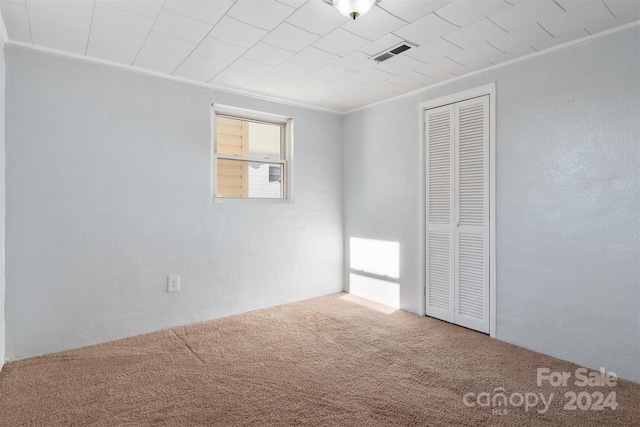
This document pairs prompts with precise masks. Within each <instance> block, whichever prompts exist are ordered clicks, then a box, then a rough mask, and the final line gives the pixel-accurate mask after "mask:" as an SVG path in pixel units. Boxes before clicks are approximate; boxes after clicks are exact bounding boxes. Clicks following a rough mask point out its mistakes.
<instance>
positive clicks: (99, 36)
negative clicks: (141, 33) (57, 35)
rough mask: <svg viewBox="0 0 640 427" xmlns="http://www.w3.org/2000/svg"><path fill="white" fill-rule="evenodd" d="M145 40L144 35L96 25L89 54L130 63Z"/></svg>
mask: <svg viewBox="0 0 640 427" xmlns="http://www.w3.org/2000/svg"><path fill="white" fill-rule="evenodd" d="M143 42H144V37H135V36H130V35H127V34H124V33H121V32H116V31H112V30H110V29H107V28H102V27H99V26H95V25H94V26H93V27H92V28H91V36H90V37H89V47H88V49H87V55H88V56H92V57H94V58H100V59H105V60H107V61H113V62H118V63H121V64H127V65H129V64H131V63H132V62H133V60H134V59H135V57H136V55H137V54H138V51H139V50H140V47H141V46H142V43H143Z"/></svg>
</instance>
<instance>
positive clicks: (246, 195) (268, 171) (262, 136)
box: [212, 105, 293, 199]
mask: <svg viewBox="0 0 640 427" xmlns="http://www.w3.org/2000/svg"><path fill="white" fill-rule="evenodd" d="M292 127H293V123H292V119H290V118H287V117H281V116H276V115H272V114H268V113H261V112H257V111H251V110H244V109H239V108H234V107H227V106H218V105H213V154H214V155H213V168H212V169H213V179H212V182H213V197H214V198H235V199H238V198H240V199H291V180H292V165H291V157H292V155H291V154H292V150H291V146H292Z"/></svg>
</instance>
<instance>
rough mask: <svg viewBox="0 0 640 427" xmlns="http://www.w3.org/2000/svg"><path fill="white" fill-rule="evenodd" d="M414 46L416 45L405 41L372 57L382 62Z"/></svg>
mask: <svg viewBox="0 0 640 427" xmlns="http://www.w3.org/2000/svg"><path fill="white" fill-rule="evenodd" d="M414 47H416V46H415V45H412V44H411V43H409V42H406V41H405V42H402V43H400V44H399V45H397V46H394V47H392V48H391V49H387V50H385V51H383V52H380V53H379V54H377V55H374V56H372V57H371V58H370V59H373V60H374V61H376V62H378V63H380V62H382V61H386V60H387V59H389V58H393V57H394V56H396V55H400V54H401V53H402V52H406V51H408V50H409V49H413V48H414Z"/></svg>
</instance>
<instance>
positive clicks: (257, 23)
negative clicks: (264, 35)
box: [227, 0, 295, 30]
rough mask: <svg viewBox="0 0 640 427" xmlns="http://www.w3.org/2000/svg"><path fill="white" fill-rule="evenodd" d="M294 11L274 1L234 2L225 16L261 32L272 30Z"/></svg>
mask: <svg viewBox="0 0 640 427" xmlns="http://www.w3.org/2000/svg"><path fill="white" fill-rule="evenodd" d="M294 11H295V9H294V8H292V7H290V6H287V5H285V4H282V3H278V2H276V1H274V0H260V1H255V0H254V1H236V2H235V4H234V5H233V7H232V8H231V9H229V11H228V12H227V15H228V16H230V17H232V18H235V19H237V20H238V21H242V22H244V23H247V24H249V25H253V26H254V27H258V28H262V29H263V30H273V29H274V28H275V27H277V26H278V25H280V23H281V22H282V21H284V20H285V19H286V18H287V17H288V16H289V15H291V14H292V13H293V12H294Z"/></svg>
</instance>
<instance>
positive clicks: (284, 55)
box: [243, 42, 293, 67]
mask: <svg viewBox="0 0 640 427" xmlns="http://www.w3.org/2000/svg"><path fill="white" fill-rule="evenodd" d="M243 56H244V58H246V59H249V60H251V61H255V62H257V63H259V64H263V65H269V66H271V67H275V66H277V65H280V64H282V63H283V62H284V61H286V60H287V59H289V58H290V57H291V56H293V52H291V51H288V50H284V49H280V48H279V47H275V46H271V45H270V44H267V43H263V42H258V43H256V44H255V45H254V46H253V47H252V48H251V49H249V50H248V51H247V52H246V53H245V54H244V55H243Z"/></svg>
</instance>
